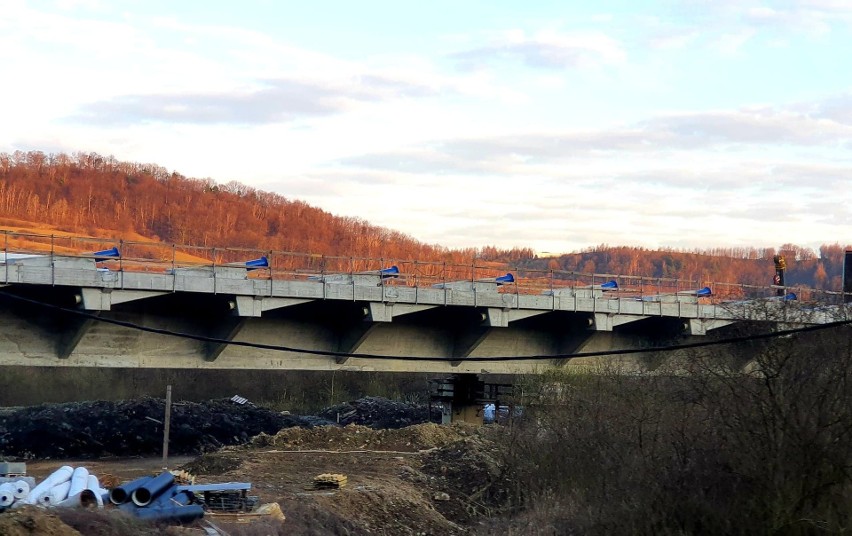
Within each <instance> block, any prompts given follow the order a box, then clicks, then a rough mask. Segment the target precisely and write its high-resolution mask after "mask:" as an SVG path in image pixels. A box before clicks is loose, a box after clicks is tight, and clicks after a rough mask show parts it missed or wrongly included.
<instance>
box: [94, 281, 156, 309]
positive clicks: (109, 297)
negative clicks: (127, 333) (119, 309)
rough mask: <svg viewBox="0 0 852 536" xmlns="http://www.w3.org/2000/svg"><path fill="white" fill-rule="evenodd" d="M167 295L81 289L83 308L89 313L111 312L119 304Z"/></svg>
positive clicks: (148, 291)
mask: <svg viewBox="0 0 852 536" xmlns="http://www.w3.org/2000/svg"><path fill="white" fill-rule="evenodd" d="M165 294H168V292H158V291H152V290H121V289H111V288H91V287H83V288H81V289H80V296H81V297H82V301H83V308H84V309H86V310H88V311H109V310H110V309H111V308H112V306H113V305H118V304H119V303H126V302H131V301H136V300H144V299H146V298H156V297H157V296H163V295H165Z"/></svg>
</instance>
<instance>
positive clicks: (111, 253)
mask: <svg viewBox="0 0 852 536" xmlns="http://www.w3.org/2000/svg"><path fill="white" fill-rule="evenodd" d="M92 256H93V257H95V260H96V261H98V262H100V261H107V260H109V259H117V258H119V257H121V253H119V251H118V248H117V247H112V248H110V249H102V250H101V251H96V252H94V253H92Z"/></svg>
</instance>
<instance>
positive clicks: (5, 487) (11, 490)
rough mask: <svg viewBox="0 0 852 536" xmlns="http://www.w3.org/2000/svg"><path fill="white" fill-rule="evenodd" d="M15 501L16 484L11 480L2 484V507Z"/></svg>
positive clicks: (0, 497) (0, 506) (0, 491)
mask: <svg viewBox="0 0 852 536" xmlns="http://www.w3.org/2000/svg"><path fill="white" fill-rule="evenodd" d="M13 502H15V486H13V485H12V483H11V482H7V483H5V484H0V508H6V507H7V506H12V503H13Z"/></svg>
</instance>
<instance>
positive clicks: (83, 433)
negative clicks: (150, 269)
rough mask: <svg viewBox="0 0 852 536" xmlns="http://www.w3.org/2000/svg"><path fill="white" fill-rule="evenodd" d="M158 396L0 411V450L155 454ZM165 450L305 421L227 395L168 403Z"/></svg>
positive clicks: (36, 454) (197, 448) (205, 447)
mask: <svg viewBox="0 0 852 536" xmlns="http://www.w3.org/2000/svg"><path fill="white" fill-rule="evenodd" d="M164 413H165V402H164V401H163V400H162V399H154V398H144V399H141V400H132V401H122V402H78V403H69V404H44V405H40V406H33V407H28V408H21V409H18V410H16V411H13V412H11V413H9V414H7V415H5V416H0V454H2V455H5V456H14V457H20V458H27V459H31V458H42V459H46V458H96V457H102V456H145V455H156V454H158V453H160V452H161V451H162V447H163V424H162V421H163V415H164ZM171 419H172V420H171V428H170V435H169V437H170V439H169V452H170V453H172V454H175V455H180V454H198V453H201V452H206V451H210V450H214V449H217V448H219V447H222V446H223V445H234V444H240V443H246V442H248V441H249V439H251V438H252V437H253V436H255V435H257V434H259V433H267V434H273V433H275V432H277V431H278V430H280V429H282V428H286V427H290V426H310V424H309V423H308V422H306V421H304V420H302V419H301V418H300V417H294V416H290V415H281V414H279V413H277V412H274V411H270V410H267V409H264V408H258V407H255V406H252V405H249V404H246V405H239V404H235V403H233V402H231V401H230V400H227V399H225V400H211V401H208V402H203V403H196V402H178V403H175V404H174V405H173V406H172V414H171Z"/></svg>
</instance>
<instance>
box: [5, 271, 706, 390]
mask: <svg viewBox="0 0 852 536" xmlns="http://www.w3.org/2000/svg"><path fill="white" fill-rule="evenodd" d="M19 298H24V299H25V300H26V301H25V300H21V299H19ZM35 302H42V303H48V304H51V305H53V306H56V307H61V308H65V309H71V310H74V311H79V312H83V313H84V314H83V315H80V314H75V313H73V312H69V311H65V310H60V309H57V308H51V307H45V306H43V305H39V304H37V303H35ZM104 320H106V321H110V320H112V321H116V322H120V323H125V324H124V325H117V324H114V323H109V322H105V321H104ZM0 325H2V331H0V365H28V366H103V367H149V368H211V369H301V370H363V371H394V372H429V373H451V374H465V373H475V374H525V373H536V372H540V371H542V370H544V369H546V368H548V367H551V366H577V365H581V366H588V365H589V364H590V360H592V359H595V358H573V359H565V358H563V357H560V356H565V355H567V354H573V353H580V352H595V351H601V352H604V351H608V350H614V349H630V348H636V349H641V348H644V347H652V346H659V345H661V344H666V343H671V342H673V341H679V342H683V341H684V340H686V339H687V338H689V334H690V333H695V331H696V326H690V324H689V322H688V321H687V322H686V323H685V322H684V321H683V320H681V319H677V318H670V317H644V318H625V317H623V316H620V315H615V314H600V313H595V314H593V313H581V312H576V313H573V312H568V311H523V310H512V309H497V308H476V307H452V306H426V305H417V304H393V303H375V302H361V301H351V302H347V301H340V300H311V299H298V298H256V297H244V296H233V295H223V294H198V295H187V294H174V293H163V292H146V291H139V290H133V291H125V290H113V291H106V290H101V289H80V288H74V287H47V286H34V285H33V286H14V285H13V286H10V287H6V288H4V289H3V292H2V293H0ZM137 327H141V328H146V329H149V330H154V332H152V331H144V330H143V329H137ZM710 327H715V326H710ZM698 328H699V329H706V328H707V326H698ZM157 330H162V331H168V332H174V333H182V334H185V335H188V336H189V337H181V336H174V335H169V334H165V333H162V332H156V331H157ZM191 337H196V338H191ZM229 341H232V342H235V343H246V344H251V345H266V346H267V347H266V348H261V347H256V346H244V345H237V344H229ZM284 348H288V349H291V350H285V349H284ZM351 354H356V355H351ZM357 354H360V356H359V355H357ZM363 356H372V357H363ZM522 356H553V358H543V359H535V360H521V361H511V360H502V361H501V360H493V361H487V360H486V361H483V360H482V359H483V358H511V357H522ZM647 357H648V356H646V355H644V354H633V355H630V356H626V357H624V358H621V361H622V362H624V363H627V364H631V365H636V366H640V365H641V364H642V362H643V359H646V358H647Z"/></svg>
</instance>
